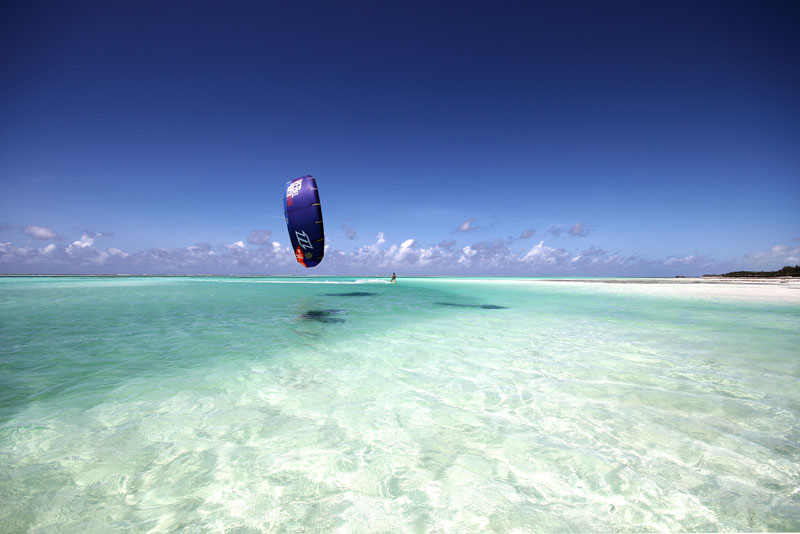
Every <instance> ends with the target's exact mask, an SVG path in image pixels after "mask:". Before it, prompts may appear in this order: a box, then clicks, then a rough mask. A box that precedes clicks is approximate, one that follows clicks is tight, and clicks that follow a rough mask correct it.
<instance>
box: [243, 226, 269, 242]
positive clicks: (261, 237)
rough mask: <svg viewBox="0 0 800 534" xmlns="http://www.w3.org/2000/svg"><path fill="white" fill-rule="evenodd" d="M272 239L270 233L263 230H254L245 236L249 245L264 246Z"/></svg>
mask: <svg viewBox="0 0 800 534" xmlns="http://www.w3.org/2000/svg"><path fill="white" fill-rule="evenodd" d="M271 238H272V231H271V230H267V229H265V228H256V229H255V230H253V231H252V232H250V235H249V236H247V242H248V243H250V244H251V245H266V244H267V243H269V240H270V239H271Z"/></svg>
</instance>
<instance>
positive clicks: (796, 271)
mask: <svg viewBox="0 0 800 534" xmlns="http://www.w3.org/2000/svg"><path fill="white" fill-rule="evenodd" d="M703 276H727V277H731V278H779V277H782V276H798V277H800V265H795V266H794V267H791V266H789V265H787V266H786V267H784V268H783V269H781V270H780V271H734V272H732V273H725V274H704V275H703Z"/></svg>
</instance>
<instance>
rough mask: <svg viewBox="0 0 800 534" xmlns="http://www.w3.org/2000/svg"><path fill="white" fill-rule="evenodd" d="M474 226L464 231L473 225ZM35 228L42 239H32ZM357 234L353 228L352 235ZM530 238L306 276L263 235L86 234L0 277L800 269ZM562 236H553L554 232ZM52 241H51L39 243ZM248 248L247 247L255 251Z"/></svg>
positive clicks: (783, 254)
mask: <svg viewBox="0 0 800 534" xmlns="http://www.w3.org/2000/svg"><path fill="white" fill-rule="evenodd" d="M472 222H474V219H470V220H469V221H466V222H465V223H463V224H462V225H461V226H465V225H466V226H469V224H471V223H472ZM32 228H33V230H32ZM348 228H350V229H351V230H353V231H355V230H354V229H352V228H351V227H348ZM586 228H587V225H585V224H584V223H576V224H575V225H573V226H572V227H571V228H570V230H569V233H570V234H571V235H573V236H581V237H584V236H586V235H588V233H589V232H588V230H586ZM22 232H23V233H24V234H25V235H30V234H31V233H33V234H35V235H39V236H51V237H50V238H49V239H51V240H52V239H55V238H56V237H58V235H59V234H58V233H57V232H56V231H55V230H54V229H52V228H48V227H44V226H31V225H29V226H25V227H23V228H22ZM534 233H535V230H533V229H526V230H524V231H523V232H522V234H521V237H520V238H517V239H514V238H511V237H509V238H495V239H493V240H484V241H476V242H473V243H470V244H467V245H463V246H456V242H455V241H454V240H442V241H440V242H439V243H438V244H432V245H424V244H420V243H419V242H418V241H417V240H416V239H414V238H408V239H405V240H403V241H401V242H399V243H387V240H386V239H385V237H384V232H379V233H378V234H377V236H376V237H375V240H374V241H373V242H371V243H369V244H362V245H360V246H358V247H357V248H355V249H353V250H350V251H345V250H340V249H338V248H337V247H336V246H335V245H334V246H332V245H331V244H330V243H328V244H326V252H325V260H324V262H323V263H322V264H321V265H320V266H319V267H317V268H315V269H313V270H310V269H303V268H301V267H298V265H297V263H296V261H295V258H294V253H293V251H292V249H291V247H290V246H289V244H288V240H284V242H283V243H281V242H280V241H279V240H271V237H272V232H271V231H270V230H268V229H263V228H262V229H255V230H253V231H252V232H251V233H250V234H249V236H248V237H247V238H246V240H245V239H242V240H239V241H236V242H233V243H227V244H218V245H212V244H210V243H197V244H194V245H190V246H186V247H182V248H155V247H154V248H147V249H145V250H140V251H125V250H121V249H119V248H116V247H107V248H101V247H100V246H98V245H99V240H101V239H102V238H108V237H110V236H113V234H111V233H109V232H102V233H92V232H83V233H81V235H80V237H79V238H78V239H76V240H74V241H73V242H72V243H70V244H68V245H59V244H56V243H54V242H51V243H48V244H47V245H43V246H37V245H34V244H33V243H28V244H25V245H13V244H12V243H11V242H8V241H6V242H2V241H0V273H4V274H120V273H124V274H220V275H225V274H238V275H243V274H244V275H246V274H250V275H258V274H277V275H280V274H293V275H296V274H338V275H377V276H382V275H385V274H386V273H388V272H392V271H396V272H399V273H402V274H403V275H458V276H469V275H504V276H676V275H687V276H696V275H701V274H716V273H720V272H726V271H728V270H738V269H741V268H746V269H753V270H772V269H776V268H779V267H781V266H783V265H794V264H797V263H800V238H796V239H795V243H794V244H793V245H785V244H777V245H775V246H773V247H771V248H769V249H768V250H761V251H753V252H751V253H748V254H746V255H745V256H744V257H742V258H734V259H732V260H730V261H727V262H720V261H716V260H714V259H711V258H710V257H707V256H703V255H700V254H687V255H684V256H669V257H665V258H659V259H650V258H646V257H644V256H635V255H633V256H631V255H624V254H620V253H618V252H609V251H607V250H603V249H601V248H597V247H595V246H594V245H589V246H587V247H583V248H581V247H579V248H573V249H567V248H565V247H559V246H553V245H549V244H547V243H546V242H545V240H544V239H541V240H539V241H538V242H537V243H536V244H535V245H533V246H526V247H523V248H522V249H520V248H518V247H515V246H514V245H515V243H517V242H518V241H519V240H520V239H529V238H530V237H531V236H532V235H533V234H534ZM550 233H552V232H550ZM37 239H40V240H47V239H48V237H41V238H37ZM245 241H246V242H245Z"/></svg>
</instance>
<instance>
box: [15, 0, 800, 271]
mask: <svg viewBox="0 0 800 534" xmlns="http://www.w3.org/2000/svg"><path fill="white" fill-rule="evenodd" d="M799 27H800V4H798V3H797V2H785V3H782V2H746V3H741V2H719V3H712V2H623V3H617V2H567V3H563V2H552V3H549V4H537V3H534V2H519V3H498V2H484V3H474V4H470V3H464V2H452V3H451V2H448V3H439V2H436V3H418V4H411V3H396V2H394V3H389V2H362V3H343V4H340V3H337V2H325V3H307V2H297V3H294V2H274V3H273V2H252V3H249V2H229V3H225V2H77V1H75V2H38V1H34V2H13V1H12V2H8V3H6V4H4V7H3V9H2V14H0V80H2V82H0V272H6V273H8V272H18V273H46V272H76V273H77V272H86V273H97V272H130V273H137V272H146V273H181V272H187V273H220V274H223V273H231V274H381V275H385V274H386V273H389V274H390V273H391V272H392V271H397V272H398V274H459V275H462V274H463V275H470V274H472V275H487V274H498V275H509V274H510V275H531V276H536V275H597V276H604V275H663V276H672V275H676V274H689V275H691V274H703V273H708V272H720V271H726V270H733V269H740V268H752V269H770V270H771V269H776V268H780V267H781V266H783V265H785V264H789V263H791V264H795V263H800V259H798V258H800V32H799V31H798V30H797V28H799ZM304 174H313V175H314V176H315V177H316V178H317V181H318V184H319V187H320V194H321V197H322V210H323V215H324V219H325V228H326V238H327V245H328V250H327V252H326V258H325V260H324V261H323V262H322V264H321V265H320V266H319V267H317V268H314V269H311V270H305V269H303V268H302V267H300V266H299V265H297V264H296V263H295V260H294V256H293V254H292V253H291V251H290V250H288V249H287V245H288V244H289V240H288V235H287V231H286V228H285V224H284V221H283V207H282V202H283V190H284V185H285V183H286V182H287V181H288V180H290V179H292V178H295V177H297V176H301V175H304Z"/></svg>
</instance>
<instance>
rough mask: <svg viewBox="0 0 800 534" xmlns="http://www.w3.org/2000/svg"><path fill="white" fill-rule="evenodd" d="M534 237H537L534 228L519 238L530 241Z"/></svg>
mask: <svg viewBox="0 0 800 534" xmlns="http://www.w3.org/2000/svg"><path fill="white" fill-rule="evenodd" d="M534 235H536V230H535V229H533V228H528V229H527V230H525V231H524V232H522V234H521V235H520V236H519V238H520V239H530V238H531V237H533V236H534Z"/></svg>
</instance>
